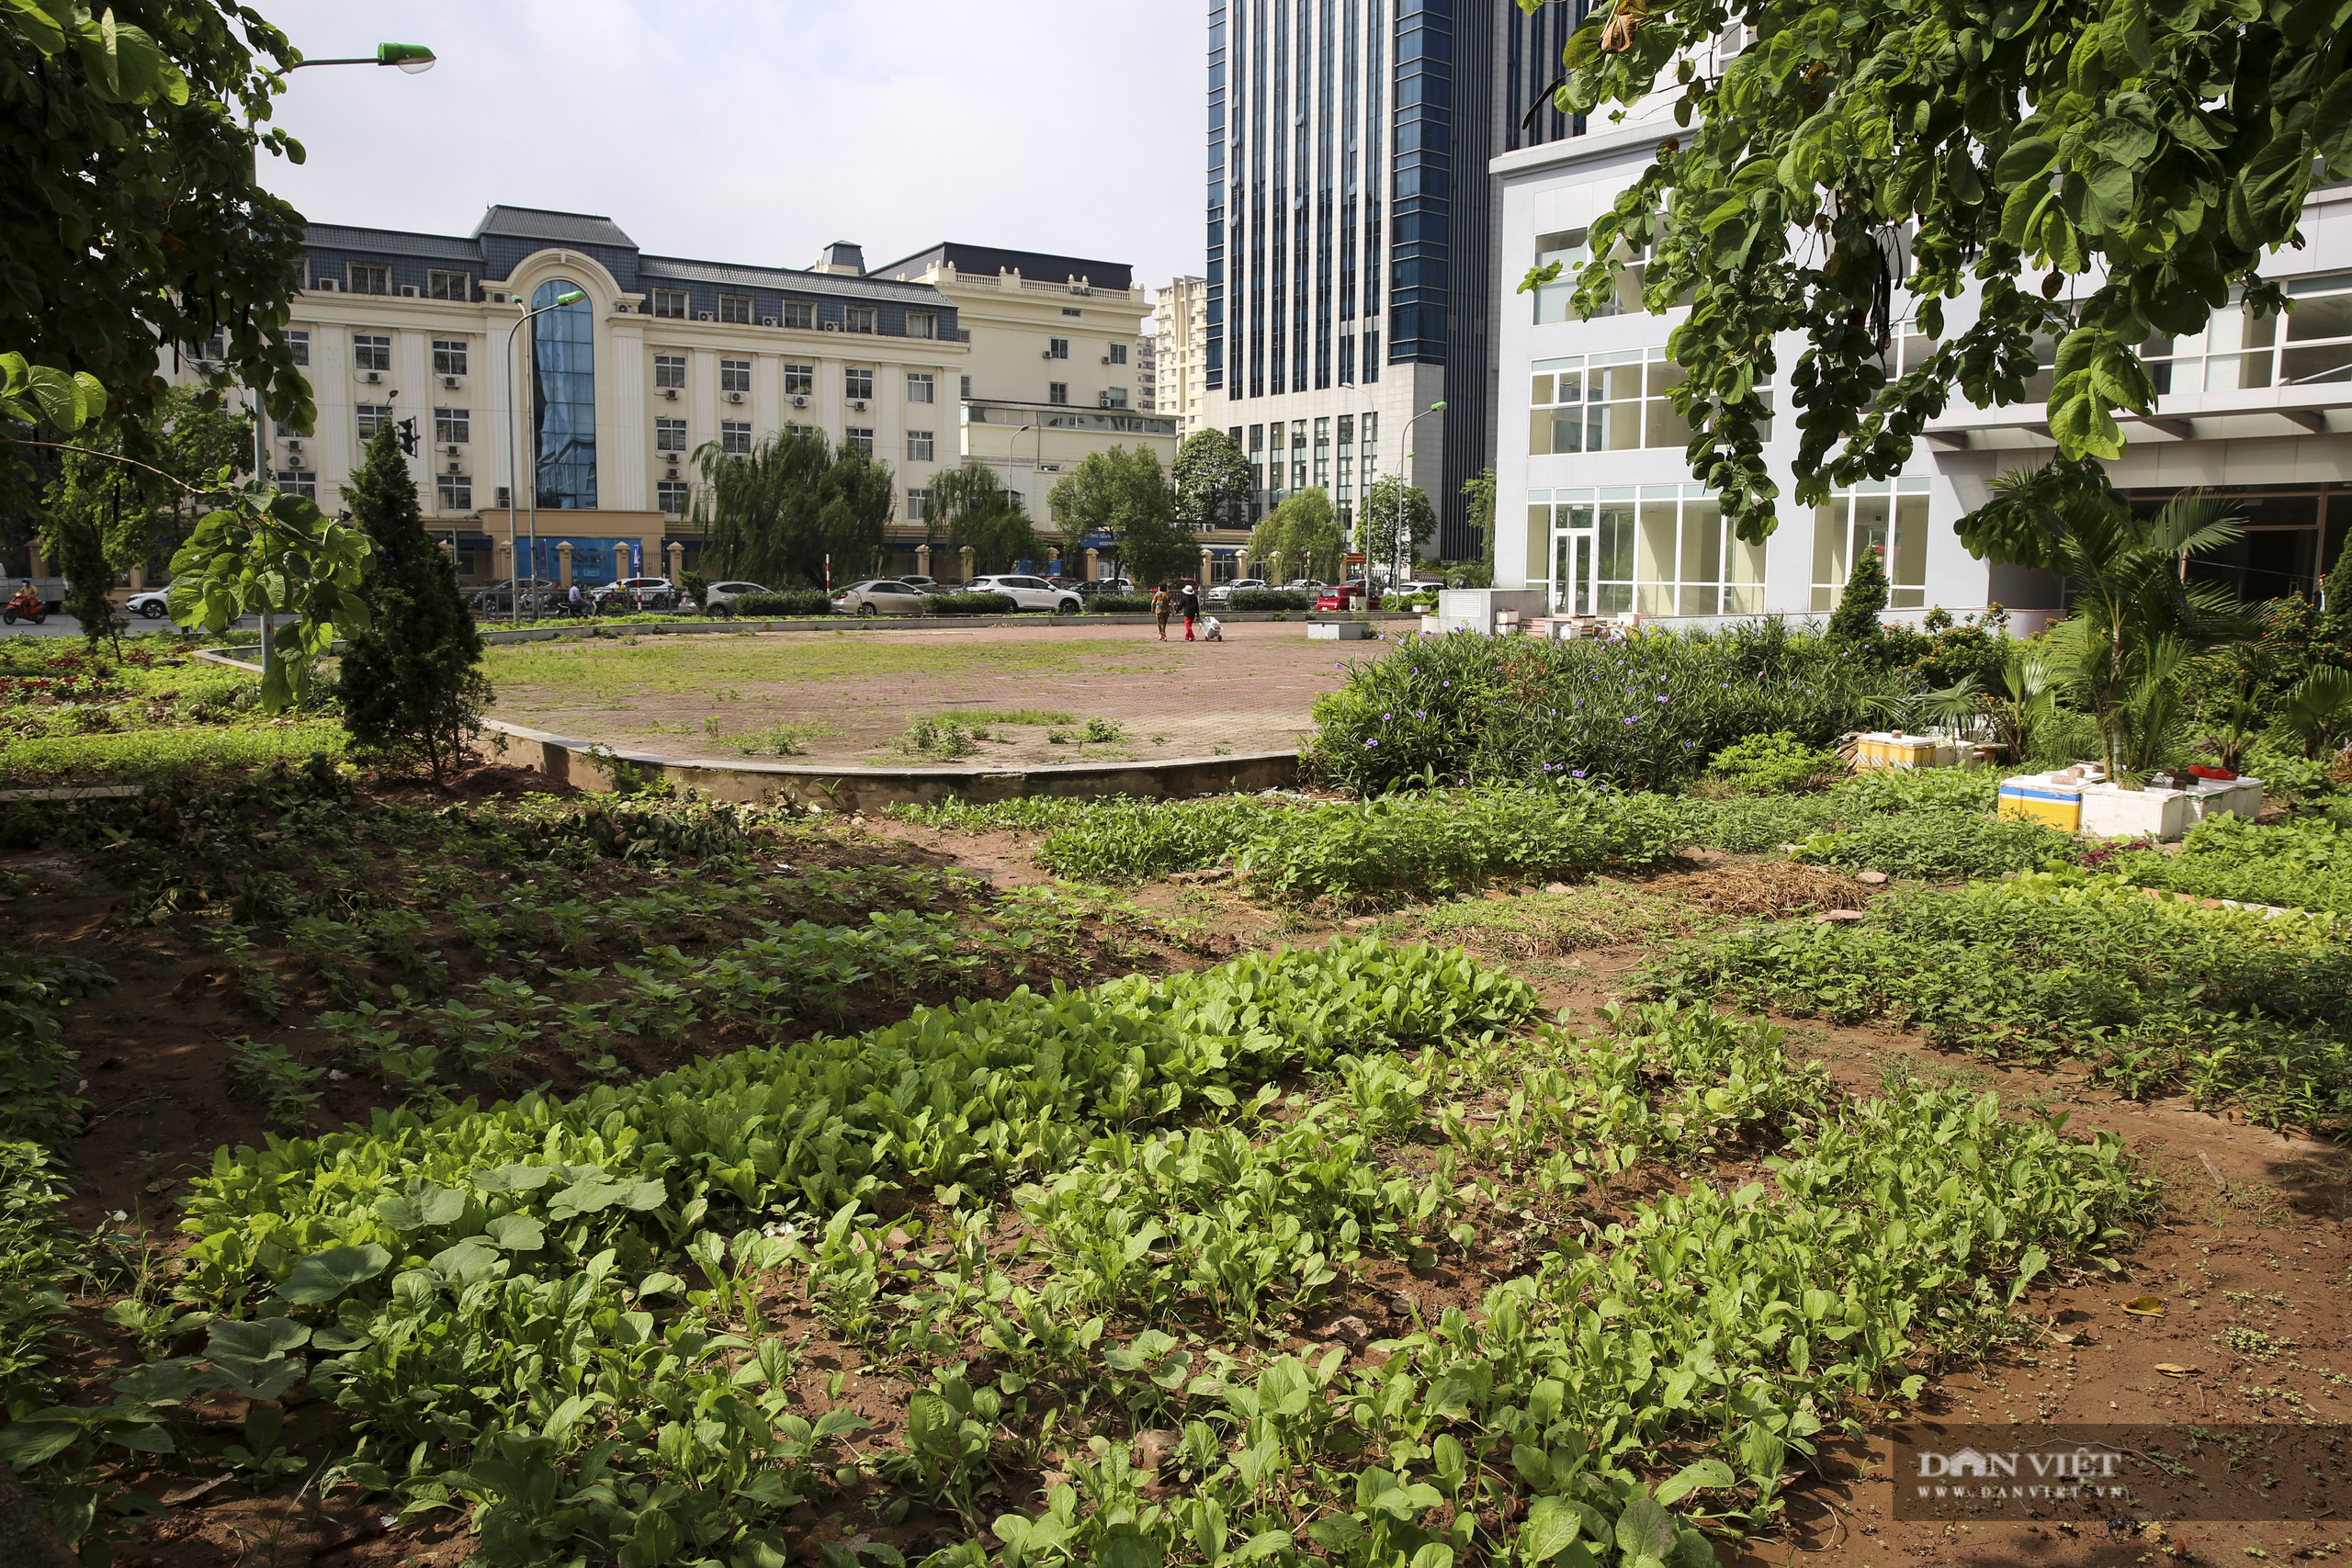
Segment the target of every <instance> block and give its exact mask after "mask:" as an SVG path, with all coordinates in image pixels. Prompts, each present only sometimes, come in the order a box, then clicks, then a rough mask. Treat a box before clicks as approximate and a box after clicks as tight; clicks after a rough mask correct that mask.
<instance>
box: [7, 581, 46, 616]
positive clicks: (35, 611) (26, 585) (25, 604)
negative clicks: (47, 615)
mask: <svg viewBox="0 0 2352 1568" xmlns="http://www.w3.org/2000/svg"><path fill="white" fill-rule="evenodd" d="M8 608H9V609H10V610H11V611H13V612H15V613H16V614H17V615H40V614H42V613H44V611H45V610H46V608H47V606H45V605H43V604H41V601H40V594H38V593H36V592H33V580H32V579H31V578H29V577H28V578H26V579H25V581H23V582H22V583H20V584H18V586H17V593H16V597H15V598H13V599H10V600H9V601H8Z"/></svg>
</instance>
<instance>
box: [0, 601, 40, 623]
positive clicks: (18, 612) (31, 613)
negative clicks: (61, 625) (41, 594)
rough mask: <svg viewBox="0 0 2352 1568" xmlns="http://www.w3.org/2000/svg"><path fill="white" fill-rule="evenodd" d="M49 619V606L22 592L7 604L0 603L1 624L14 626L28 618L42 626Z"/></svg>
mask: <svg viewBox="0 0 2352 1568" xmlns="http://www.w3.org/2000/svg"><path fill="white" fill-rule="evenodd" d="M48 619H49V606H47V605H46V604H42V603H41V602H40V600H38V599H27V598H26V597H25V596H24V595H23V594H21V593H20V594H18V595H17V597H16V598H14V599H11V600H9V601H8V603H7V604H5V605H0V624H6V625H7V626H15V625H16V624H17V622H18V621H19V620H27V621H30V622H31V623H32V624H33V625H35V626H40V624H41V623H42V622H44V621H46V620H48Z"/></svg>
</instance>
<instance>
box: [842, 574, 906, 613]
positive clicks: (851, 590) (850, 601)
mask: <svg viewBox="0 0 2352 1568" xmlns="http://www.w3.org/2000/svg"><path fill="white" fill-rule="evenodd" d="M833 614H835V615H922V594H920V593H918V592H915V591H914V589H913V588H912V587H910V586H909V585H908V584H906V583H904V582H901V581H899V580H898V579H897V578H895V577H876V578H874V579H871V580H869V581H865V582H853V583H851V584H850V585H849V586H848V587H847V588H844V589H842V591H841V592H838V593H836V594H834V595H833Z"/></svg>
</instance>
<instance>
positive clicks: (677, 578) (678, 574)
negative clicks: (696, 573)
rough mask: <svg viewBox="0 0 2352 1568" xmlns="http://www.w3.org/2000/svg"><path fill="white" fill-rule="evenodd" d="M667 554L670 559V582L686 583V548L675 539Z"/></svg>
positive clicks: (671, 542)
mask: <svg viewBox="0 0 2352 1568" xmlns="http://www.w3.org/2000/svg"><path fill="white" fill-rule="evenodd" d="M665 553H666V554H667V555H668V556H669V558H670V581H673V582H681V583H682V582H684V581H685V577H686V547H685V546H684V545H682V544H680V543H679V542H678V541H677V540H675V539H673V540H671V541H670V547H669V549H668V550H667V551H666V552H665Z"/></svg>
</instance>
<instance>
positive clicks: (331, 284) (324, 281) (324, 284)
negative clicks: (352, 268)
mask: <svg viewBox="0 0 2352 1568" xmlns="http://www.w3.org/2000/svg"><path fill="white" fill-rule="evenodd" d="M342 287H343V283H342V281H341V280H340V279H338V278H333V277H321V278H314V279H312V280H311V288H315V289H317V290H318V291H319V292H320V293H322V294H332V293H334V291H335V290H336V289H338V288H342Z"/></svg>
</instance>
